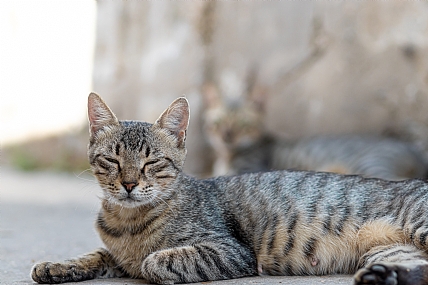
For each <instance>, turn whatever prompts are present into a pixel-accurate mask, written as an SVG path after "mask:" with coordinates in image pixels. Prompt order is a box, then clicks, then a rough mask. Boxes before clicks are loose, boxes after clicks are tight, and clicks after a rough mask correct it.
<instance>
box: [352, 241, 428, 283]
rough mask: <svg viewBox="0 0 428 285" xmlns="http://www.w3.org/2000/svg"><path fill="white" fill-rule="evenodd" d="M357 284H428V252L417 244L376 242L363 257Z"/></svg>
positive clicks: (355, 277) (356, 275)
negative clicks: (378, 243)
mask: <svg viewBox="0 0 428 285" xmlns="http://www.w3.org/2000/svg"><path fill="white" fill-rule="evenodd" d="M360 266H361V267H362V268H361V269H360V270H358V272H357V273H356V274H355V275H354V284H355V285H360V284H376V285H384V284H385V285H397V284H399V285H423V284H428V255H427V254H426V253H425V252H424V251H422V250H420V249H418V248H417V247H415V246H414V245H386V246H376V247H374V248H372V249H371V250H369V251H368V252H367V253H366V254H364V255H363V256H362V257H361V259H360Z"/></svg>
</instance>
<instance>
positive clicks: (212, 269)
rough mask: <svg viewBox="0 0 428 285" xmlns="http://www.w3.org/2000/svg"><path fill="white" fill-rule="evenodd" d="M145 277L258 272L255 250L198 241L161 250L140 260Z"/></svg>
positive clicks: (161, 279)
mask: <svg viewBox="0 0 428 285" xmlns="http://www.w3.org/2000/svg"><path fill="white" fill-rule="evenodd" d="M141 268H142V273H143V276H144V278H145V279H147V280H149V281H150V282H153V283H159V284H174V283H190V282H201V281H208V280H221V279H231V278H239V277H244V276H252V275H255V274H257V264H256V258H255V256H254V254H252V253H251V252H250V250H248V249H246V248H244V247H241V246H239V245H233V246H230V245H225V244H224V243H208V242H207V243H200V244H195V245H192V246H183V247H177V248H172V249H166V250H160V251H157V252H154V253H152V254H150V255H149V256H148V257H147V258H146V259H145V260H144V262H143V264H142V267H141Z"/></svg>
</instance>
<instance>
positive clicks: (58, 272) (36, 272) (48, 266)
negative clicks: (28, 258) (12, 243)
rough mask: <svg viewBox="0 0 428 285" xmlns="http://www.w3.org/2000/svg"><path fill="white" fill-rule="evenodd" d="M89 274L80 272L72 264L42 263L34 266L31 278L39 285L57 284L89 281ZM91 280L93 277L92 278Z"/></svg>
mask: <svg viewBox="0 0 428 285" xmlns="http://www.w3.org/2000/svg"><path fill="white" fill-rule="evenodd" d="M89 275H91V274H90V273H89V274H88V272H85V273H84V272H82V271H80V270H78V269H77V266H76V265H75V264H73V263H52V262H43V263H39V264H36V265H34V267H33V269H32V271H31V277H32V278H33V280H34V281H36V282H37V283H39V284H58V283H64V282H73V281H83V280H87V279H91V276H89ZM92 278H93V277H92Z"/></svg>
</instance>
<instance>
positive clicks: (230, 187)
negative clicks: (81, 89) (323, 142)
mask: <svg viewBox="0 0 428 285" xmlns="http://www.w3.org/2000/svg"><path fill="white" fill-rule="evenodd" d="M88 109H89V121H90V134H91V135H90V144H89V151H88V153H89V160H90V163H91V167H92V170H93V172H94V174H95V176H96V178H97V179H98V181H99V184H100V185H101V188H102V189H103V194H104V198H103V199H102V207H101V210H100V212H99V215H98V218H97V220H96V228H97V230H98V232H99V234H100V236H101V239H102V240H103V242H104V244H105V246H106V248H105V249H104V248H100V249H97V250H95V251H93V252H91V253H88V254H86V255H83V256H81V257H79V258H76V259H71V260H67V261H65V262H61V263H51V262H43V263H39V264H36V265H35V266H34V267H33V269H32V272H31V274H32V278H33V279H34V280H35V281H36V282H39V283H61V282H69V281H82V280H86V279H93V278H107V277H121V276H129V277H133V278H144V279H146V280H148V281H150V282H152V283H160V284H174V283H189V282H201V281H208V280H220V279H230V278H239V277H244V276H253V275H257V274H269V275H322V274H335V273H337V274H342V273H344V274H350V273H355V276H354V284H409V285H410V284H412V285H422V284H427V283H428V244H427V239H428V218H427V217H428V215H427V213H428V184H426V183H425V182H423V181H421V180H416V179H415V180H406V181H401V182H392V181H386V180H380V179H365V178H362V177H361V176H345V175H340V174H333V173H323V172H306V171H277V172H266V173H257V174H244V175H242V176H234V177H228V176H224V177H217V178H211V179H207V180H198V179H195V178H192V177H189V176H187V175H186V174H184V173H183V172H182V168H183V164H184V160H185V156H186V148H185V140H186V129H187V126H188V121H189V107H188V102H187V100H186V99H185V98H178V99H177V100H175V101H174V102H173V103H172V104H171V105H170V106H169V107H168V108H167V109H166V110H165V111H164V112H163V113H162V115H161V116H160V118H159V119H158V120H157V121H156V122H155V123H154V124H149V123H145V122H137V121H118V120H117V118H116V117H115V115H114V114H113V113H112V112H111V110H110V109H109V108H108V107H107V105H106V104H105V103H104V101H103V100H102V99H101V98H100V97H99V96H98V95H96V94H94V93H91V94H90V95H89V104H88Z"/></svg>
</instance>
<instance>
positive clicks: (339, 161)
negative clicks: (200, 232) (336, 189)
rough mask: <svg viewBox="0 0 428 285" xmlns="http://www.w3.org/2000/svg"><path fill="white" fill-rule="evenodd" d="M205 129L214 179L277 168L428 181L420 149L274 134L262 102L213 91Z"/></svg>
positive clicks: (374, 139) (380, 141)
mask: <svg viewBox="0 0 428 285" xmlns="http://www.w3.org/2000/svg"><path fill="white" fill-rule="evenodd" d="M209 96H210V98H209V99H207V100H205V101H206V112H205V113H204V121H205V123H204V125H205V131H206V132H205V133H206V135H207V140H208V142H209V143H210V144H211V146H212V148H213V150H214V153H215V161H214V166H213V172H212V174H213V176H218V175H232V174H243V173H249V172H258V171H267V170H272V169H279V170H281V169H296V170H314V171H327V172H336V173H342V174H361V175H363V176H365V177H375V178H382V179H387V180H403V179H409V178H426V176H427V174H428V159H427V158H426V157H425V154H424V153H423V152H422V151H421V150H419V149H418V148H417V147H416V145H414V144H412V143H409V142H404V141H400V140H397V139H393V138H385V137H378V136H373V135H371V136H370V135H319V136H314V137H309V138H304V139H300V140H296V141H286V140H281V139H279V138H274V137H273V136H269V135H267V134H266V132H265V131H264V127H263V117H264V116H263V115H264V112H263V109H264V107H263V106H262V104H261V102H260V100H258V101H257V100H254V98H252V97H251V96H242V97H238V98H222V97H221V96H219V95H218V94H217V92H216V91H215V90H211V92H210V94H209Z"/></svg>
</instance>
